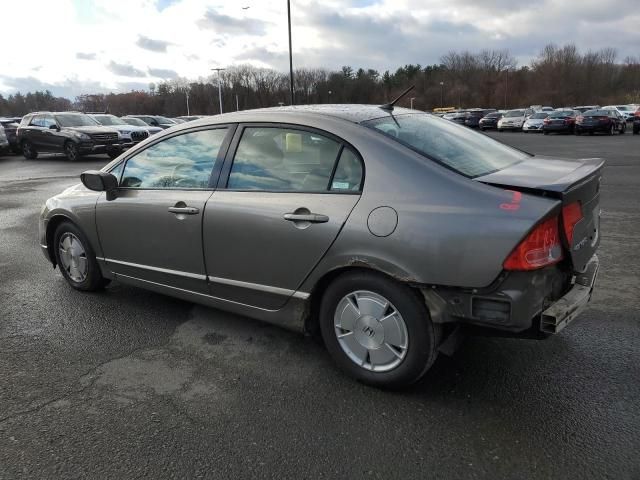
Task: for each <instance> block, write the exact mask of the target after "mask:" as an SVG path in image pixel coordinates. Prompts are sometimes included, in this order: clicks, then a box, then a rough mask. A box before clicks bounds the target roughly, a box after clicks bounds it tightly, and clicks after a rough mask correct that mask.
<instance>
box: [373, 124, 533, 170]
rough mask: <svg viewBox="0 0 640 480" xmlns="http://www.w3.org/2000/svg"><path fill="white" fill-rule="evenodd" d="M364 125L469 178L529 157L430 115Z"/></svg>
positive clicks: (500, 168)
mask: <svg viewBox="0 0 640 480" xmlns="http://www.w3.org/2000/svg"><path fill="white" fill-rule="evenodd" d="M362 124H363V125H364V126H366V127H370V128H373V129H375V130H377V131H379V132H381V133H382V134H384V135H386V136H388V137H389V138H391V139H393V140H395V141H397V142H399V143H401V144H403V145H405V146H407V147H409V148H411V149H412V150H414V151H416V152H418V153H420V154H422V155H424V156H425V157H427V158H430V159H432V160H434V161H436V162H438V163H440V164H442V165H444V166H445V167H447V168H449V169H451V170H454V171H456V172H458V173H461V174H462V175H464V176H466V177H470V178H474V177H480V176H482V175H488V174H489V173H492V172H497V171H498V170H502V169H504V168H507V167H509V166H511V165H514V164H516V163H518V162H520V161H522V160H524V159H525V158H527V157H528V155H527V154H526V153H524V152H521V151H520V150H516V149H514V148H511V147H508V146H507V145H504V144H502V143H500V142H497V141H496V140H493V139H492V138H490V137H488V136H486V135H482V134H480V133H476V132H474V131H472V130H469V129H468V128H466V127H463V126H461V125H458V124H456V123H452V122H448V121H446V120H442V119H440V118H438V117H435V116H433V115H428V114H420V113H415V114H414V113H410V114H405V115H394V116H391V115H389V116H387V117H383V118H377V119H374V120H368V121H366V122H363V123H362Z"/></svg>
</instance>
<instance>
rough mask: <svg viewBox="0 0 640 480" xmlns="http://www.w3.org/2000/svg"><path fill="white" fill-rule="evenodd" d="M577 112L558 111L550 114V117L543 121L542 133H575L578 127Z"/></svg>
mask: <svg viewBox="0 0 640 480" xmlns="http://www.w3.org/2000/svg"><path fill="white" fill-rule="evenodd" d="M577 113H578V112H576V111H575V110H556V111H553V112H550V113H549V116H548V117H547V118H545V119H544V120H543V122H544V124H543V125H542V133H544V134H545V135H548V134H549V133H551V132H555V133H573V130H574V128H575V125H576V115H577Z"/></svg>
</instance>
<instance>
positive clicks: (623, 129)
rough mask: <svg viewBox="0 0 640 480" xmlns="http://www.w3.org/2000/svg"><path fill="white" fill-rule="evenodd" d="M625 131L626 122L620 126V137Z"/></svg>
mask: <svg viewBox="0 0 640 480" xmlns="http://www.w3.org/2000/svg"><path fill="white" fill-rule="evenodd" d="M626 131H627V124H626V122H625V123H623V124H622V126H621V127H620V135H624V132H626Z"/></svg>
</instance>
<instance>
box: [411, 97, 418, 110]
mask: <svg viewBox="0 0 640 480" xmlns="http://www.w3.org/2000/svg"><path fill="white" fill-rule="evenodd" d="M415 99H416V97H411V98H410V99H409V101H410V102H411V107H410V108H411V110H413V101H414V100H415Z"/></svg>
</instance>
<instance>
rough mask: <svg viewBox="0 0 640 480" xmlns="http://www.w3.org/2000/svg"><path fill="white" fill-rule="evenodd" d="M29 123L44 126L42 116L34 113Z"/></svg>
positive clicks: (34, 125)
mask: <svg viewBox="0 0 640 480" xmlns="http://www.w3.org/2000/svg"><path fill="white" fill-rule="evenodd" d="M29 125H31V126H32V127H44V116H43V115H34V116H33V118H32V119H31V123H30V124H29Z"/></svg>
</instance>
